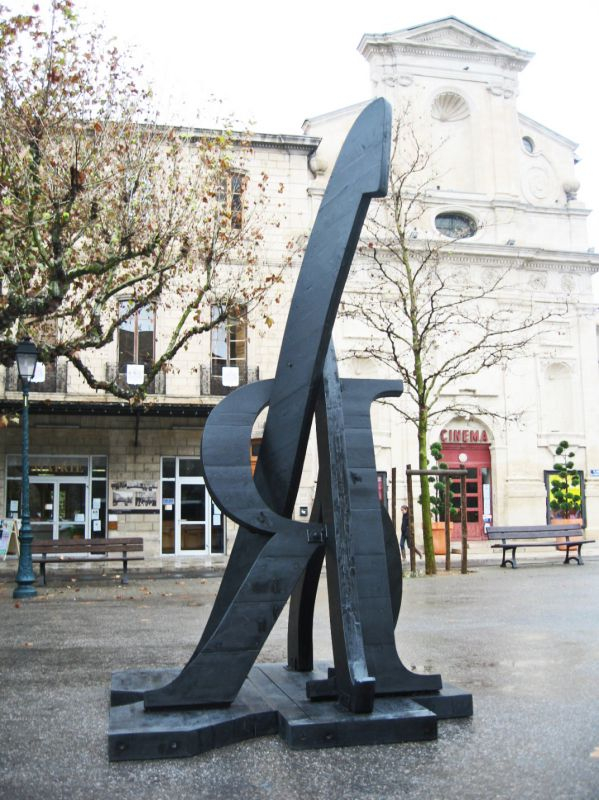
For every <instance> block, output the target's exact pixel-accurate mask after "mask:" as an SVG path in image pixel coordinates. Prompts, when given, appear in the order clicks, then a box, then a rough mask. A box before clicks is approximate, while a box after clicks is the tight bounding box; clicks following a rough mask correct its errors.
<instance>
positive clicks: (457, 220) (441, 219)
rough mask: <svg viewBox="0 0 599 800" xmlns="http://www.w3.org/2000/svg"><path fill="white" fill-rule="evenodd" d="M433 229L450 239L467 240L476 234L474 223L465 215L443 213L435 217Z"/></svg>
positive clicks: (451, 212)
mask: <svg viewBox="0 0 599 800" xmlns="http://www.w3.org/2000/svg"><path fill="white" fill-rule="evenodd" d="M435 227H436V229H437V230H438V231H439V233H442V234H443V236H448V237H449V238H450V239H467V238H468V237H469V236H474V234H475V233H476V222H475V221H474V220H473V219H472V217H469V216H468V215H467V214H457V213H455V212H454V211H444V212H443V213H442V214H437V216H436V217H435Z"/></svg>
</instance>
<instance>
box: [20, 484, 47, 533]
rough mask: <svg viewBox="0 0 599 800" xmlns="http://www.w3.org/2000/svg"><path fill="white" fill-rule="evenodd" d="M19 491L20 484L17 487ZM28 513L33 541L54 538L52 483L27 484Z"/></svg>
mask: <svg viewBox="0 0 599 800" xmlns="http://www.w3.org/2000/svg"><path fill="white" fill-rule="evenodd" d="M18 488H19V490H20V489H21V482H20V481H19V485H18ZM29 513H30V516H31V533H32V534H33V537H34V539H53V538H54V481H52V482H45V483H30V484H29Z"/></svg>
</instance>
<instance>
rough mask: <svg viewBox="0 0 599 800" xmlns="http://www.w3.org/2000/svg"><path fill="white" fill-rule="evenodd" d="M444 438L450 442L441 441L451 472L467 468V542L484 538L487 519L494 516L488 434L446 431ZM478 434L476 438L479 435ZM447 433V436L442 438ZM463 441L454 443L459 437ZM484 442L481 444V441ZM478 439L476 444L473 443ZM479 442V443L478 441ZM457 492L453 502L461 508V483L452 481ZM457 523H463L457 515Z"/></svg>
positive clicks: (455, 532) (468, 431) (453, 488)
mask: <svg viewBox="0 0 599 800" xmlns="http://www.w3.org/2000/svg"><path fill="white" fill-rule="evenodd" d="M441 433H442V440H443V438H445V439H446V440H447V439H450V438H451V441H442V443H443V459H444V461H445V462H446V464H447V466H448V467H449V468H450V469H466V470H467V471H468V474H467V476H466V523H467V527H468V539H470V540H477V539H484V524H485V520H484V518H485V517H491V514H492V509H491V451H490V449H489V443H488V438H487V435H486V432H484V431H483V432H482V434H484V435H483V436H481V433H480V432H478V431H470V430H463V431H460V430H444V431H442V432H441ZM477 433H478V434H479V435H478V436H476V434H477ZM443 434H445V436H443ZM458 435H459V438H460V439H462V441H455V440H456V439H457V438H458ZM481 438H482V439H483V441H480V439H481ZM471 439H475V441H471ZM476 440H478V441H476ZM452 491H453V493H454V500H453V503H454V505H455V506H457V507H458V508H459V505H460V497H459V492H460V482H459V481H454V482H452ZM456 521H457V522H461V518H460V516H459V514H458V516H457V517H456ZM458 530H459V525H455V526H454V534H457V533H458Z"/></svg>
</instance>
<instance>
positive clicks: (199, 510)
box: [175, 478, 206, 553]
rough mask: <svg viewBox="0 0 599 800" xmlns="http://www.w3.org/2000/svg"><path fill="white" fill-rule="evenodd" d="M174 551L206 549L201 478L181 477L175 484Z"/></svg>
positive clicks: (203, 488)
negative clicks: (176, 484)
mask: <svg viewBox="0 0 599 800" xmlns="http://www.w3.org/2000/svg"><path fill="white" fill-rule="evenodd" d="M177 495H178V496H177V498H176V501H177V502H176V514H175V519H176V526H175V552H179V553H204V552H205V551H206V487H205V486H204V481H203V480H202V479H201V478H181V479H180V480H179V483H178V486H177Z"/></svg>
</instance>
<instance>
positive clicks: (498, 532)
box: [487, 525, 595, 569]
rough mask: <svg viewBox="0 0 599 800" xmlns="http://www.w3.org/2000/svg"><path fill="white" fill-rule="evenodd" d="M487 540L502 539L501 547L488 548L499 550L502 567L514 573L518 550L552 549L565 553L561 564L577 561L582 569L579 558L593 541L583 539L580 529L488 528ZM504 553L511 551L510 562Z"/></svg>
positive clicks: (496, 545) (538, 526)
mask: <svg viewBox="0 0 599 800" xmlns="http://www.w3.org/2000/svg"><path fill="white" fill-rule="evenodd" d="M487 536H488V537H489V539H501V544H494V545H491V547H493V548H502V550H503V560H502V562H501V566H502V567H505V566H506V565H507V564H511V565H512V568H513V569H516V567H517V566H518V564H517V563H516V550H517V549H518V548H519V547H555V548H557V549H560V550H565V552H566V557H565V559H564V564H569V563H570V561H576V562H577V563H578V564H579V565H581V564H582V563H583V561H582V554H581V550H582V546H583V544H588V543H589V542H594V541H595V540H594V539H583V538H582V536H583V531H582V528H581V527H580V525H559V526H553V525H528V526H526V525H525V526H521V525H516V526H511V527H496V526H492V527H489V528H487ZM540 540H542V541H540ZM507 550H511V551H512V556H511V558H506V557H505V556H506V551H507ZM573 550H574V551H576V553H572V552H571V551H573Z"/></svg>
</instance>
